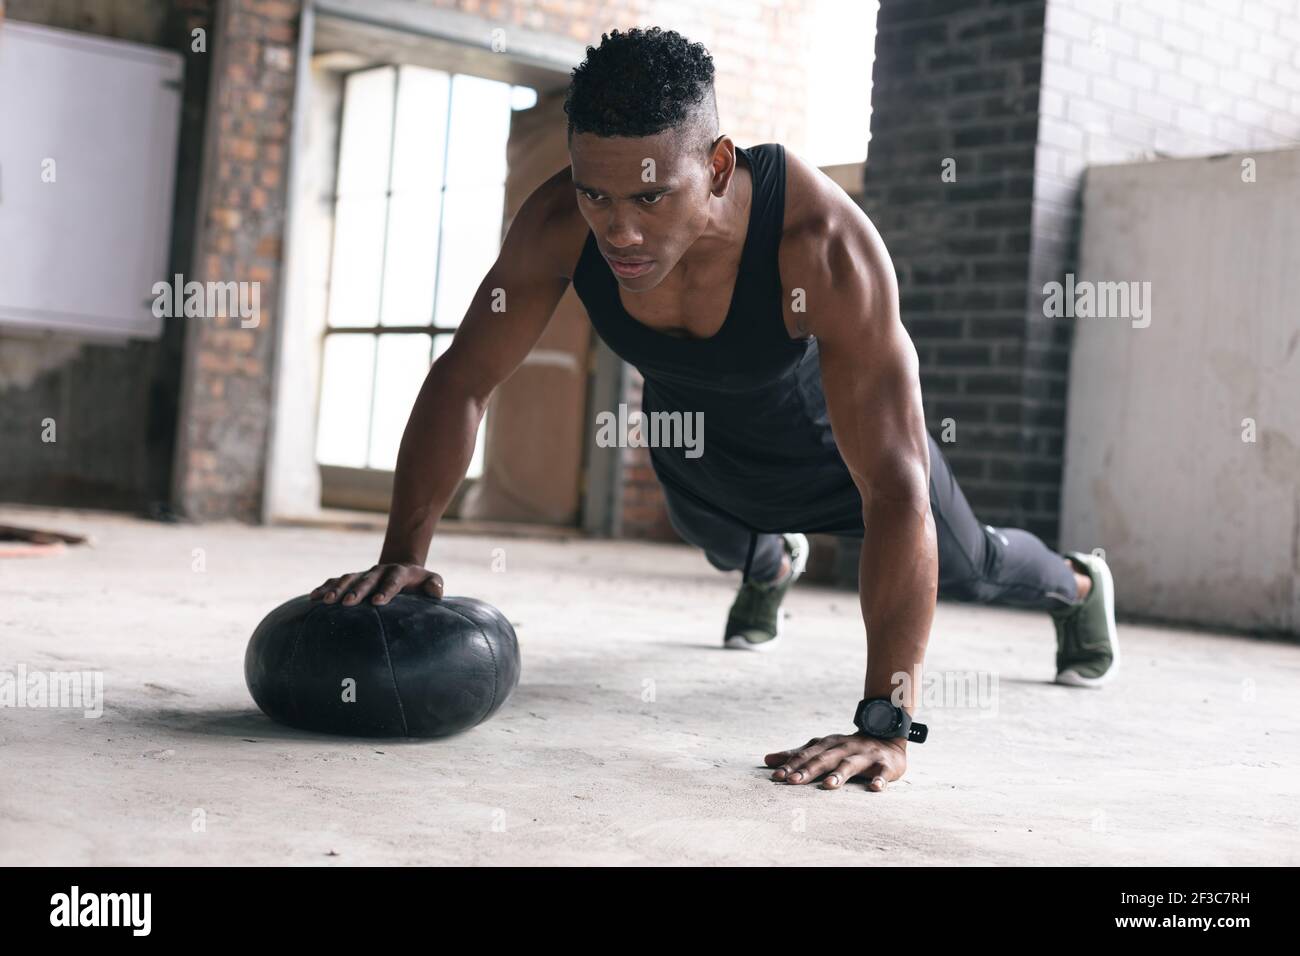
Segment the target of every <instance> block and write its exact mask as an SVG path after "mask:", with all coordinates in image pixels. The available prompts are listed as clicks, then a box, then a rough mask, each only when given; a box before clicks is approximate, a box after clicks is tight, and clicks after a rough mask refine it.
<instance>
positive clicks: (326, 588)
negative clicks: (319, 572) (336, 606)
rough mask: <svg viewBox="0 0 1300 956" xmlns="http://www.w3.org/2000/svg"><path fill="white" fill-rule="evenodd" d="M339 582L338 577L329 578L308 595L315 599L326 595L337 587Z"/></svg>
mask: <svg viewBox="0 0 1300 956" xmlns="http://www.w3.org/2000/svg"><path fill="white" fill-rule="evenodd" d="M338 583H339V579H338V578H329V579H328V580H326V581H325V583H324V584H322V585H321V586H320V587H318V588H317V589H316V590H314V591H312V592H311V594H309V595H308V597H309V598H311V599H312V600H313V601H314V600H316V599H317V598H321V597H324V596H325V595H326V594H328V593H329V592H331V591H333V590H334V589H335V588H337V587H338Z"/></svg>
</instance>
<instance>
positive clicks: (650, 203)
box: [641, 193, 664, 206]
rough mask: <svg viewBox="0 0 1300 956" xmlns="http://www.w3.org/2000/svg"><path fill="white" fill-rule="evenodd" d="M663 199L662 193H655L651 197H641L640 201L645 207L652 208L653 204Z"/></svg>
mask: <svg viewBox="0 0 1300 956" xmlns="http://www.w3.org/2000/svg"><path fill="white" fill-rule="evenodd" d="M663 197H664V194H663V193H655V194H654V195H653V196H642V197H641V201H642V202H643V203H645V204H646V205H647V206H653V205H654V204H655V203H657V202H659V200H660V199H663Z"/></svg>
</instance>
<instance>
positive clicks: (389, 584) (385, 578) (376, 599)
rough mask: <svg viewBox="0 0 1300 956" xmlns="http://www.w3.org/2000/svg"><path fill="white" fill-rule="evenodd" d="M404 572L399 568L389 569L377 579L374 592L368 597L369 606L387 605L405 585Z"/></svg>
mask: <svg viewBox="0 0 1300 956" xmlns="http://www.w3.org/2000/svg"><path fill="white" fill-rule="evenodd" d="M405 579H406V572H405V569H403V568H400V567H390V568H389V569H388V570H387V571H385V572H384V573H383V574H382V575H380V577H379V581H378V583H376V584H375V591H374V593H373V594H372V595H371V596H370V603H371V604H387V603H388V602H389V601H391V600H392V599H393V598H395V597H396V596H397V595H398V594H400V593H401V591H402V586H403V585H404V584H405Z"/></svg>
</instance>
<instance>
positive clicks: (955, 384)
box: [862, 0, 1300, 544]
mask: <svg viewBox="0 0 1300 956" xmlns="http://www.w3.org/2000/svg"><path fill="white" fill-rule="evenodd" d="M1297 39H1300V11H1297V5H1296V4H1295V3H1294V2H1293V0H1245V2H1243V0H1190V2H1180V3H1178V4H1169V3H1165V2H1162V0H1123V2H1114V0H1019V2H1017V0H883V2H882V5H881V10H880V15H879V27H878V34H877V59H876V64H875V76H874V113H873V121H872V139H871V151H870V156H869V159H868V164H867V170H866V177H865V183H866V186H865V190H864V193H863V197H862V204H863V207H864V208H865V209H866V211H867V212H868V214H869V215H871V217H872V219H873V221H874V222H875V223H876V225H877V226H878V227H879V228H880V230H881V233H882V234H883V236H884V238H885V241H886V243H887V244H888V246H889V249H890V252H891V253H892V255H893V258H894V264H895V267H896V269H897V271H898V277H899V289H900V295H901V297H902V307H903V319H904V323H905V324H906V325H907V327H908V329H909V331H910V332H911V334H912V336H913V338H914V340H915V342H916V345H917V349H918V352H919V353H920V358H921V365H922V372H921V377H922V388H923V391H924V394H925V404H926V419H927V423H928V425H929V426H930V428H931V430H932V432H933V433H934V434H935V435H936V437H938V436H939V434H940V431H941V427H942V426H941V422H942V420H943V419H945V418H952V419H953V420H954V421H955V423H956V438H957V440H956V441H955V442H954V443H952V444H949V445H946V446H945V454H946V455H947V457H948V458H949V461H950V462H951V464H952V466H953V470H954V472H955V473H956V474H957V476H958V478H959V480H960V481H961V483H962V487H963V489H964V490H965V491H966V494H967V497H968V498H969V499H970V502H971V504H972V506H973V507H974V508H975V510H976V512H977V513H978V514H979V515H980V517H981V518H982V519H983V520H985V521H987V522H989V523H991V524H1005V525H1015V526H1019V527H1025V528H1028V529H1029V530H1031V531H1034V532H1035V533H1036V534H1038V535H1040V536H1041V537H1043V538H1044V539H1045V540H1046V541H1048V542H1049V543H1051V544H1054V543H1055V541H1056V538H1057V526H1058V521H1059V498H1060V484H1061V468H1062V451H1063V447H1062V446H1063V429H1064V420H1065V396H1066V375H1067V371H1068V367H1069V346H1070V341H1071V335H1072V325H1071V321H1072V320H1070V319H1048V318H1046V317H1044V316H1043V314H1042V300H1043V293H1042V287H1043V284H1044V283H1045V282H1047V281H1051V280H1053V279H1061V278H1062V277H1063V276H1064V274H1065V273H1066V272H1069V271H1071V270H1072V269H1073V267H1074V262H1075V256H1076V249H1075V245H1076V242H1077V234H1078V215H1079V209H1078V205H1079V189H1080V185H1081V181H1082V175H1083V170H1084V168H1085V166H1086V165H1087V164H1088V163H1098V162H1117V161H1124V160H1132V159H1140V158H1142V157H1144V156H1155V155H1196V154H1204V153H1213V152H1218V151H1225V150H1228V149H1239V148H1253V147H1261V148H1267V147H1269V146H1278V145H1282V144H1283V143H1286V142H1294V141H1296V138H1297V136H1298V135H1300V62H1297V60H1296V59H1295V57H1296V49H1297ZM945 158H952V159H953V160H955V162H956V172H957V177H956V181H955V182H944V181H943V180H942V179H941V177H940V172H941V163H942V162H943V160H944V159H945Z"/></svg>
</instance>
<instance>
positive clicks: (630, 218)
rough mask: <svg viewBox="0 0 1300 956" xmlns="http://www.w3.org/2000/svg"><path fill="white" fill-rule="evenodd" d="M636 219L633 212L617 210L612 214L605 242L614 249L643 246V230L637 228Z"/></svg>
mask: <svg viewBox="0 0 1300 956" xmlns="http://www.w3.org/2000/svg"><path fill="white" fill-rule="evenodd" d="M635 220H636V217H635V215H634V214H633V213H631V212H620V211H618V210H617V209H616V210H614V211H613V212H612V213H610V217H609V226H608V228H607V229H606V231H605V242H606V244H608V245H609V246H610V247H611V248H613V249H630V248H632V247H634V246H639V245H641V230H640V229H639V228H638V227H637V224H636V221H635Z"/></svg>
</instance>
